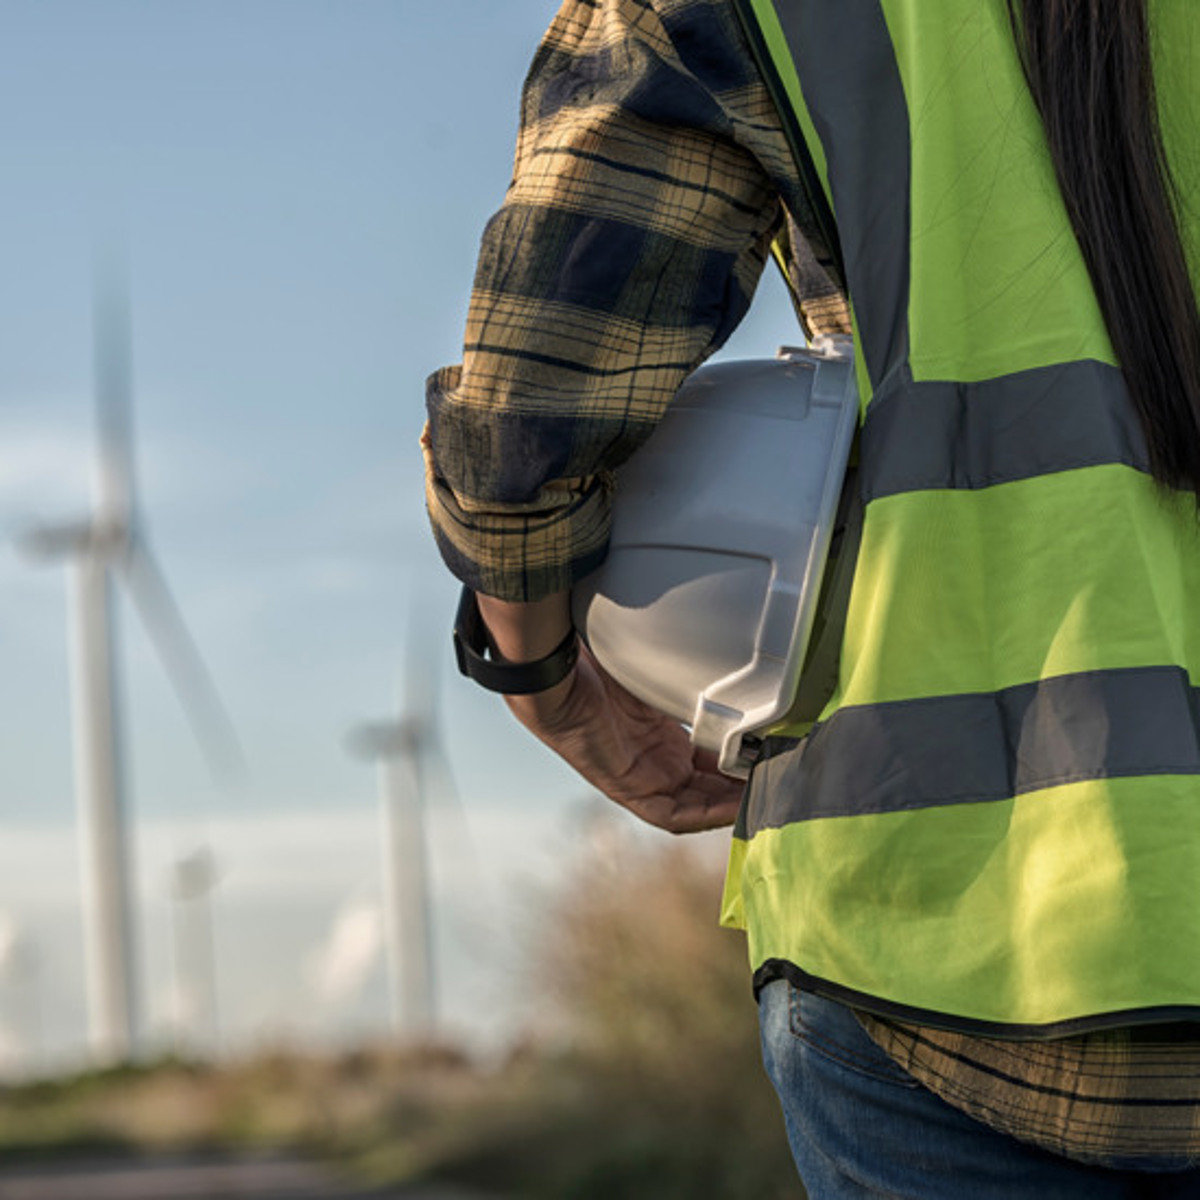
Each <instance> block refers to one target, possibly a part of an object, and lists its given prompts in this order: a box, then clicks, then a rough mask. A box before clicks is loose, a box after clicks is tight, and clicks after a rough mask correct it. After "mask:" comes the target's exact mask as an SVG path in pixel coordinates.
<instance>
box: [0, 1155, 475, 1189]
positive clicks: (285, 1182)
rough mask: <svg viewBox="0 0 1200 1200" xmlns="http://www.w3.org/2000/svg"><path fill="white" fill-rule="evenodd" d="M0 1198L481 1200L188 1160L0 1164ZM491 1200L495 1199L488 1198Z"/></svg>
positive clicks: (226, 1161) (276, 1165)
mask: <svg viewBox="0 0 1200 1200" xmlns="http://www.w3.org/2000/svg"><path fill="white" fill-rule="evenodd" d="M0 1200H488V1198H487V1197H483V1196H480V1195H479V1194H478V1193H470V1192H464V1191H458V1190H455V1189H452V1188H442V1187H433V1186H429V1187H425V1186H423V1185H421V1186H411V1187H396V1188H390V1189H386V1190H370V1189H363V1188H356V1187H355V1186H354V1185H352V1184H350V1183H348V1182H347V1181H346V1180H345V1179H342V1178H339V1177H338V1175H337V1174H336V1173H335V1172H334V1171H332V1170H331V1169H330V1168H329V1167H325V1166H321V1165H319V1164H317V1163H312V1162H306V1161H304V1160H302V1159H296V1158H283V1157H259V1156H248V1155H247V1156H224V1157H216V1156H212V1155H205V1156H200V1155H192V1156H173V1157H153V1158H136V1159H135V1158H127V1159H114V1158H105V1159H95V1160H74V1161H68V1162H57V1163H27V1164H25V1165H23V1166H7V1167H6V1166H0ZM492 1200H496V1198H494V1197H493V1198H492Z"/></svg>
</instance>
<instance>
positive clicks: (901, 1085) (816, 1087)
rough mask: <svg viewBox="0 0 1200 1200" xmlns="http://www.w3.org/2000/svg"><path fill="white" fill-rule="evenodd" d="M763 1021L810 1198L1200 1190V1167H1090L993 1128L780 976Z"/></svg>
mask: <svg viewBox="0 0 1200 1200" xmlns="http://www.w3.org/2000/svg"><path fill="white" fill-rule="evenodd" d="M759 1021H760V1026H761V1030H762V1045H763V1057H764V1060H765V1063H766V1067H767V1074H768V1075H769V1076H770V1077H771V1082H772V1083H773V1084H774V1085H775V1090H776V1091H777V1092H778V1093H779V1097H780V1100H781V1101H782V1103H783V1116H784V1121H785V1123H786V1125H787V1133H788V1140H789V1141H790V1143H791V1147H792V1154H793V1156H794V1157H795V1159H796V1165H797V1166H798V1167H799V1169H800V1178H801V1179H802V1180H803V1181H804V1185H805V1187H806V1188H807V1189H808V1194H809V1197H810V1200H851V1198H854V1200H865V1198H866V1197H876V1198H880V1200H882V1198H884V1197H886V1198H887V1200H1014V1198H1017V1197H1033V1198H1036V1200H1135V1198H1136V1200H1142V1198H1146V1200H1150V1198H1153V1200H1190V1198H1196V1197H1200V1168H1192V1169H1189V1170H1186V1171H1179V1170H1170V1169H1168V1168H1169V1167H1170V1166H1174V1165H1176V1164H1166V1163H1165V1162H1155V1160H1153V1159H1150V1160H1147V1161H1145V1162H1139V1167H1140V1168H1141V1169H1139V1170H1123V1169H1119V1168H1117V1167H1101V1166H1093V1165H1090V1164H1087V1163H1079V1162H1074V1161H1073V1160H1071V1159H1069V1158H1063V1157H1061V1156H1059V1155H1057V1154H1051V1153H1050V1152H1048V1151H1045V1150H1040V1149H1038V1148H1037V1147H1036V1146H1030V1145H1026V1144H1025V1143H1024V1142H1019V1141H1017V1140H1016V1139H1015V1138H1011V1137H1009V1136H1007V1135H1006V1134H1003V1133H998V1132H997V1131H996V1130H993V1129H990V1128H989V1127H988V1126H986V1125H984V1124H982V1123H980V1122H979V1121H976V1120H975V1119H974V1118H972V1117H968V1116H967V1115H966V1114H965V1113H962V1112H960V1111H959V1110H958V1109H956V1108H954V1107H953V1106H952V1105H949V1104H947V1103H946V1102H945V1101H944V1100H941V1099H939V1098H938V1097H937V1096H935V1095H934V1094H933V1093H932V1092H931V1091H929V1090H928V1089H927V1088H924V1087H922V1086H921V1085H920V1084H919V1083H917V1081H916V1080H915V1079H913V1077H912V1076H911V1075H909V1074H908V1073H907V1072H905V1071H904V1070H902V1069H901V1068H900V1067H898V1066H897V1065H896V1064H895V1063H894V1062H893V1061H892V1060H891V1059H890V1058H889V1057H888V1056H887V1055H886V1054H885V1053H884V1052H883V1051H882V1050H880V1049H879V1047H878V1046H876V1045H875V1043H874V1042H873V1041H872V1040H871V1038H870V1037H869V1036H868V1034H867V1032H866V1031H865V1030H864V1029H863V1028H862V1026H861V1025H860V1024H859V1023H858V1020H857V1018H856V1017H855V1016H854V1014H853V1013H852V1012H851V1011H850V1010H849V1009H848V1008H846V1007H844V1006H843V1005H841V1004H836V1003H834V1002H833V1001H831V1000H823V999H821V998H820V997H819V996H814V995H813V994H812V993H811V992H802V991H800V990H799V989H798V988H795V987H793V986H792V984H790V983H788V982H787V981H786V980H782V979H781V980H777V981H775V982H774V983H769V984H768V985H767V986H766V987H765V988H763V990H762V994H761V995H760V997H759Z"/></svg>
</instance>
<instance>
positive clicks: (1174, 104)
mask: <svg viewBox="0 0 1200 1200" xmlns="http://www.w3.org/2000/svg"><path fill="white" fill-rule="evenodd" d="M737 5H738V8H739V9H740V11H741V14H742V16H743V20H744V23H745V24H746V26H747V29H748V31H749V34H750V37H751V40H752V43H753V44H754V45H755V47H756V50H757V52H758V54H759V55H760V58H761V65H762V67H763V70H764V74H765V75H766V77H767V79H768V83H769V84H770V85H771V86H772V87H773V89H774V92H775V95H776V102H777V105H778V107H779V109H780V112H781V116H782V117H783V119H784V121H785V124H786V125H787V126H788V127H789V128H790V129H791V131H792V132H793V134H794V136H795V137H796V139H797V141H798V143H802V146H803V149H805V150H806V151H807V152H808V154H809V155H810V156H811V164H812V166H813V168H815V169H814V170H813V171H812V174H811V178H812V179H813V181H814V184H813V186H814V187H815V188H819V189H820V193H821V195H820V196H816V197H814V198H815V199H818V200H822V201H824V202H826V203H827V205H828V209H829V211H830V213H831V214H832V217H833V219H834V221H835V222H836V230H837V235H838V237H839V238H840V245H841V252H842V256H843V261H844V266H845V275H846V280H847V284H848V290H849V294H850V299H851V303H852V307H853V312H854V321H855V331H856V341H857V355H858V361H857V368H858V375H859V384H860V393H861V397H862V404H863V410H862V446H861V478H862V482H863V488H864V493H863V494H864V500H865V502H866V509H865V521H864V528H863V540H862V549H861V553H860V558H859V563H858V567H857V571H856V575H855V579H854V586H853V592H852V596H851V600H850V609H849V615H848V620H847V627H846V632H845V637H844V642H843V646H842V655H841V664H840V677H839V683H838V688H837V691H836V693H835V695H834V696H833V698H832V700H831V701H830V702H829V704H828V705H827V707H826V708H825V710H824V712H823V713H822V715H821V719H820V720H819V721H818V722H817V724H816V725H815V726H814V727H813V728H812V730H811V732H806V731H804V730H801V729H787V728H785V729H782V730H778V731H776V735H775V736H773V737H771V738H770V739H769V740H768V741H767V743H766V747H765V753H764V756H763V759H762V761H761V762H760V763H759V765H758V766H757V767H756V768H755V770H754V773H753V775H752V778H751V782H750V786H749V789H748V793H747V800H746V804H745V806H744V809H743V813H742V816H741V819H740V820H739V823H738V826H737V828H736V830H735V840H734V846H733V852H732V857H731V863H730V872H729V877H728V881H727V885H726V896H725V913H724V917H725V920H726V922H727V923H729V924H733V925H741V926H744V927H745V928H746V929H747V931H748V934H749V942H750V953H751V958H752V963H753V966H754V968H755V971H756V979H757V981H758V982H760V983H761V982H764V981H765V980H766V979H769V978H772V977H776V976H779V975H786V976H789V977H791V978H792V979H793V980H795V981H796V982H798V983H799V984H800V985H801V986H806V987H809V988H812V989H813V990H816V991H819V992H822V993H824V994H826V995H829V996H832V997H834V998H838V999H842V1000H845V1001H847V1002H849V1003H852V1004H856V1005H858V1006H860V1007H863V1008H865V1009H867V1010H870V1011H874V1012H877V1013H884V1014H889V1013H890V1014H894V1015H898V1016H901V1017H909V1018H912V1019H917V1020H921V1021H925V1022H927V1023H934V1024H943V1025H947V1026H950V1027H956V1028H962V1029H966V1030H968V1031H974V1032H991V1033H995V1034H998V1035H1001V1036H1020V1037H1029V1036H1033V1037H1037V1036H1052V1035H1056V1034H1061V1033H1064V1032H1068V1031H1072V1030H1078V1029H1085V1028H1089V1027H1098V1026H1103V1025H1115V1024H1129V1023H1131V1022H1140V1021H1154V1020H1165V1019H1175V1018H1178V1017H1181V1016H1188V1017H1190V1018H1192V1019H1196V1018H1200V719H1198V714H1200V690H1198V687H1197V684H1198V683H1200V520H1198V519H1197V515H1196V510H1195V503H1194V499H1193V497H1192V496H1191V494H1190V493H1186V494H1179V493H1170V492H1167V491H1165V490H1164V489H1161V488H1159V487H1157V486H1156V484H1155V483H1154V481H1153V480H1152V479H1151V477H1150V475H1149V473H1148V469H1147V455H1146V448H1145V444H1144V439H1143V436H1142V433H1141V430H1140V427H1139V425H1138V422H1137V420H1136V418H1135V416H1134V414H1133V410H1132V408H1131V406H1130V403H1129V399H1128V396H1127V393H1126V388H1125V385H1124V382H1123V378H1122V376H1121V373H1120V371H1119V369H1118V368H1117V365H1116V363H1115V359H1114V355H1113V350H1112V346H1111V344H1110V341H1109V338H1108V336H1107V333H1106V329H1105V325H1104V322H1103V320H1102V318H1101V315H1100V311H1099V308H1098V306H1097V302H1096V299H1095V296H1094V293H1093V289H1092V286H1091V283H1090V280H1089V277H1088V273H1087V270H1086V268H1085V265H1084V262H1083V259H1082V256H1081V254H1080V252H1079V249H1078V245H1077V243H1076V241H1075V238H1074V236H1073V234H1072V231H1071V228H1070V224H1069V222H1068V219H1067V216H1066V212H1065V209H1064V206H1063V202H1062V199H1061V196H1060V193H1059V190H1058V188H1057V185H1056V183H1055V177H1054V172H1053V168H1052V165H1051V162H1050V158H1049V154H1048V151H1047V149H1046V145H1045V139H1044V136H1043V133H1042V127H1041V123H1040V120H1039V117H1038V114H1037V111H1036V109H1035V107H1034V104H1033V102H1032V100H1031V98H1030V95H1029V92H1028V89H1027V87H1026V84H1025V82H1024V79H1023V76H1022V72H1021V66H1020V62H1019V59H1018V55H1017V51H1016V48H1015V46H1014V42H1013V38H1012V34H1011V31H1010V26H1009V17H1008V11H1007V6H1006V3H1005V0H737ZM1194 13H1195V9H1194V8H1193V6H1192V5H1190V4H1185V3H1171V2H1168V0H1161V2H1158V3H1153V2H1152V4H1151V19H1152V24H1153V26H1154V32H1155V41H1154V52H1155V56H1156V57H1155V72H1156V82H1157V87H1158V93H1159V100H1160V108H1161V110H1162V123H1163V134H1164V138H1165V143H1166V148H1167V153H1168V157H1169V160H1170V163H1171V166H1172V169H1173V172H1174V175H1175V179H1176V182H1177V184H1178V186H1179V191H1180V195H1181V196H1182V198H1183V202H1182V204H1181V206H1180V208H1181V212H1182V219H1183V221H1184V226H1183V229H1182V233H1183V235H1184V241H1185V244H1186V245H1187V246H1189V247H1192V248H1194V249H1195V250H1196V251H1198V252H1200V141H1198V140H1197V138H1196V134H1195V131H1196V129H1197V128H1200V120H1198V118H1200V17H1197V16H1195V15H1193V14H1194ZM1193 265H1197V264H1195V263H1194V264H1193ZM1194 277H1196V278H1197V279H1200V274H1196V275H1194Z"/></svg>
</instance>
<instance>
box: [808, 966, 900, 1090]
mask: <svg viewBox="0 0 1200 1200" xmlns="http://www.w3.org/2000/svg"><path fill="white" fill-rule="evenodd" d="M788 993H789V994H788V1025H789V1028H790V1030H791V1033H792V1036H793V1037H795V1038H796V1039H797V1040H798V1041H801V1042H803V1043H804V1045H805V1046H807V1047H808V1048H809V1049H810V1050H812V1051H814V1052H815V1053H817V1054H820V1055H821V1056H822V1057H824V1058H826V1059H829V1060H830V1061H831V1062H833V1063H835V1064H837V1066H839V1067H842V1068H844V1069H846V1070H849V1071H854V1072H856V1073H857V1074H859V1075H865V1076H867V1077H868V1078H870V1079H877V1080H879V1081H880V1082H882V1083H891V1084H895V1085H896V1086H897V1087H906V1088H919V1087H920V1086H921V1085H920V1084H919V1083H918V1082H917V1081H916V1080H915V1079H914V1078H913V1077H912V1076H911V1075H910V1074H909V1073H908V1072H907V1071H906V1070H904V1068H903V1067H901V1066H899V1065H898V1064H897V1063H895V1062H894V1061H893V1060H892V1058H891V1057H890V1056H889V1055H888V1054H887V1053H886V1052H885V1051H883V1050H881V1049H880V1048H879V1047H878V1046H877V1045H876V1044H875V1042H874V1040H873V1039H872V1038H871V1035H870V1034H869V1033H867V1031H866V1030H865V1029H864V1028H863V1027H862V1024H861V1022H860V1021H859V1019H858V1018H857V1017H856V1016H855V1015H854V1012H853V1010H852V1009H849V1008H847V1007H846V1006H845V1005H844V1004H838V1003H837V1002H836V1001H834V1000H826V999H824V998H823V997H821V996H817V995H815V994H814V993H812V992H806V991H802V990H801V989H800V988H798V987H796V986H795V985H794V984H792V983H790V982H789V983H788Z"/></svg>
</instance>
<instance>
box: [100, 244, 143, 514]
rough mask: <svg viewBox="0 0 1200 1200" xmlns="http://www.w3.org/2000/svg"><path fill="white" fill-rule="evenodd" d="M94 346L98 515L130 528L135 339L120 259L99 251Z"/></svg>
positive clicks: (131, 511)
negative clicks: (97, 446) (98, 468)
mask: <svg viewBox="0 0 1200 1200" xmlns="http://www.w3.org/2000/svg"><path fill="white" fill-rule="evenodd" d="M92 343H93V364H94V366H93V369H94V371H95V391H96V428H97V434H98V437H99V454H100V475H99V479H98V480H97V484H98V487H97V496H96V500H97V517H98V519H99V521H100V522H101V523H110V524H112V525H115V526H118V527H122V528H123V527H125V526H126V525H128V524H129V522H130V520H131V518H132V514H133V510H134V505H135V496H134V467H133V336H132V332H131V327H130V311H129V284H128V280H127V272H126V269H125V263H124V259H123V256H122V255H120V254H118V253H117V252H116V251H115V250H114V249H112V248H111V247H110V248H108V249H107V251H106V252H105V253H104V254H103V255H101V254H99V253H97V256H96V264H95V268H94V273H93V279H92Z"/></svg>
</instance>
